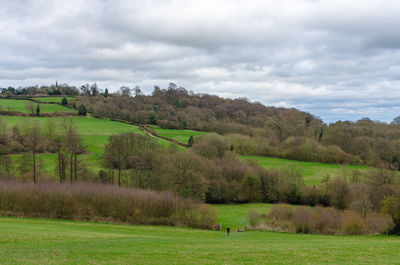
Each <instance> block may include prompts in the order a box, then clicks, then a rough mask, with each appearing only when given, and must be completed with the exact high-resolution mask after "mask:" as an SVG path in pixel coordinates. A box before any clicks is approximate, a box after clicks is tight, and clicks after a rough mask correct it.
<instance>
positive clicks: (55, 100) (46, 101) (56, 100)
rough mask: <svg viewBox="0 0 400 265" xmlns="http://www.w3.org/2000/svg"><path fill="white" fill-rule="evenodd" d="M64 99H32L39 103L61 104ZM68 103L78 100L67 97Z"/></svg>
mask: <svg viewBox="0 0 400 265" xmlns="http://www.w3.org/2000/svg"><path fill="white" fill-rule="evenodd" d="M63 98H64V97H40V98H39V97H37V98H31V99H33V100H35V101H39V102H45V103H61V100H62V99H63ZM66 98H67V101H68V102H69V101H72V100H76V98H73V97H66Z"/></svg>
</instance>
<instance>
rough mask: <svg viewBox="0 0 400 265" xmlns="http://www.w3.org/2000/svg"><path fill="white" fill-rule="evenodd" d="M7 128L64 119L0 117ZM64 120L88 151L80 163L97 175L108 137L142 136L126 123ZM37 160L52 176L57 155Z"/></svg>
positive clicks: (96, 119)
mask: <svg viewBox="0 0 400 265" xmlns="http://www.w3.org/2000/svg"><path fill="white" fill-rule="evenodd" d="M1 119H3V120H4V121H5V122H6V123H7V126H8V127H9V128H11V127H13V126H14V125H16V124H23V123H25V122H26V121H33V122H40V123H41V124H42V125H43V126H44V125H45V124H46V123H47V122H50V121H52V122H53V123H54V124H56V125H57V124H59V126H61V124H62V122H63V119H64V117H19V116H1ZM65 119H72V122H73V123H74V124H75V126H76V128H77V129H78V131H79V133H80V134H81V135H82V139H83V143H84V145H85V146H86V149H87V151H88V153H87V154H83V155H80V159H81V161H83V162H84V163H85V165H86V166H87V168H89V169H90V170H92V171H93V172H95V173H97V172H98V171H100V170H101V169H102V166H101V161H100V158H101V155H102V154H103V153H104V147H105V145H106V144H107V142H108V138H109V137H110V135H113V134H118V133H125V132H133V133H138V134H144V132H143V131H142V130H140V129H139V127H137V126H134V125H130V124H127V123H122V122H117V121H111V120H106V119H98V118H93V117H80V116H74V117H68V118H65ZM155 140H156V141H157V142H158V143H159V144H162V145H164V146H165V147H168V146H169V145H171V143H170V142H169V141H167V140H163V139H158V138H155ZM176 148H177V149H178V150H184V149H185V148H184V147H181V146H177V147H176ZM20 156H21V155H19V154H16V155H12V158H13V159H14V160H17V159H18V157H20ZM38 159H39V161H41V162H42V163H43V169H44V171H45V172H46V173H48V174H54V172H55V168H56V164H57V155H56V154H38Z"/></svg>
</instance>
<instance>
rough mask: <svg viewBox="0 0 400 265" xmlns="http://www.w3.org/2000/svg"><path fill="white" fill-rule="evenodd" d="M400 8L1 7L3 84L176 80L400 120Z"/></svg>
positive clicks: (209, 0) (208, 89)
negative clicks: (397, 117)
mask: <svg viewBox="0 0 400 265" xmlns="http://www.w3.org/2000/svg"><path fill="white" fill-rule="evenodd" d="M399 14H400V1H398V0H367V1H366V0H351V1H349V0H268V1H261V0H260V1H254V0H245V1H241V0H230V1H225V0H201V1H196V0H190V1H184V0H182V1H169V0H162V1H140V0H131V1H128V0H127V1H122V0H103V1H101V0H98V1H90V0H85V1H81V0H68V1H51V0H29V1H24V0H14V1H6V0H0V36H1V38H0V87H7V86H10V85H11V86H15V87H19V86H28V85H36V84H37V85H39V86H40V85H50V84H54V83H55V81H56V80H57V81H58V82H59V83H68V84H71V85H76V86H78V87H79V86H80V85H82V84H84V83H94V82H96V83H97V84H98V85H99V87H100V88H103V89H104V88H106V87H107V88H108V89H109V90H111V91H116V90H117V89H118V88H119V87H120V86H122V85H126V86H130V87H135V86H139V87H140V88H141V89H142V91H143V92H144V93H145V94H150V93H151V91H152V90H153V87H154V85H158V86H160V87H162V88H166V87H167V86H168V84H169V83H170V82H173V83H175V84H177V85H178V86H181V87H185V88H186V89H188V90H193V91H194V92H196V93H210V94H216V95H219V96H223V97H227V98H238V97H247V98H248V99H250V100H251V101H258V102H261V103H263V104H264V105H268V106H270V105H273V106H278V107H288V108H291V107H295V108H298V109H300V110H303V111H307V112H310V113H312V114H313V115H315V116H318V117H320V118H321V119H322V120H323V121H325V122H333V121H336V120H357V119H360V118H363V117H369V118H371V119H372V120H380V121H387V122H390V121H391V120H392V119H393V118H394V117H396V116H398V115H400V15H399Z"/></svg>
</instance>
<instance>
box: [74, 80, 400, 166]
mask: <svg viewBox="0 0 400 265" xmlns="http://www.w3.org/2000/svg"><path fill="white" fill-rule="evenodd" d="M79 102H80V103H81V104H84V105H85V106H86V107H87V109H88V111H89V112H90V113H93V114H94V115H96V116H100V117H107V118H112V119H121V120H125V121H129V122H133V123H137V124H152V125H157V126H158V127H159V128H162V129H189V130H195V131H204V132H216V133H218V134H221V135H225V136H227V137H228V139H229V144H230V145H232V146H233V147H234V148H235V149H236V151H237V152H238V153H240V154H241V155H261V156H273V157H280V158H285V159H295V160H302V161H312V162H324V163H340V164H360V165H370V166H375V167H385V168H390V169H398V168H399V157H400V153H399V152H400V151H399V150H400V148H399V147H400V146H399V144H400V142H399V141H398V139H399V138H400V126H398V125H395V124H385V123H380V122H374V121H371V120H369V119H367V118H365V119H362V120H360V121H357V122H350V121H344V122H342V121H338V122H336V123H333V124H329V125H328V124H325V123H323V122H322V121H321V120H320V119H319V118H317V117H314V116H313V115H312V114H310V113H306V112H302V111H299V110H297V109H285V108H276V107H267V106H264V105H262V104H261V103H258V102H254V103H253V102H250V101H249V100H247V99H245V98H239V99H224V98H221V97H218V96H214V95H207V94H195V93H194V92H192V91H188V90H186V89H185V88H181V87H177V86H176V85H175V84H170V86H169V87H168V88H167V89H161V88H159V87H155V89H154V91H153V92H152V94H151V95H143V94H141V93H140V91H139V92H138V91H137V93H136V94H135V96H130V92H129V93H125V94H123V93H122V94H121V93H119V94H110V95H109V96H107V97H104V96H102V95H96V96H93V95H91V94H90V92H87V93H86V94H85V96H84V97H79ZM158 127H157V128H158Z"/></svg>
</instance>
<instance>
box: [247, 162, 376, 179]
mask: <svg viewBox="0 0 400 265" xmlns="http://www.w3.org/2000/svg"><path fill="white" fill-rule="evenodd" d="M241 159H243V160H244V159H254V160H256V161H257V162H258V163H259V164H260V165H261V166H263V167H264V168H276V169H279V168H282V167H285V166H294V167H296V168H298V169H299V170H300V172H301V174H302V176H303V177H304V182H305V184H307V185H318V184H319V183H320V182H321V180H323V179H324V178H325V177H326V176H328V175H329V176H330V177H337V176H342V175H344V174H350V173H351V172H352V171H353V170H355V169H357V170H361V171H365V170H368V169H370V167H367V166H359V165H339V164H327V163H318V162H305V161H296V160H287V159H281V158H273V157H263V156H241Z"/></svg>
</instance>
